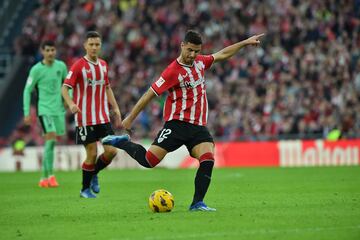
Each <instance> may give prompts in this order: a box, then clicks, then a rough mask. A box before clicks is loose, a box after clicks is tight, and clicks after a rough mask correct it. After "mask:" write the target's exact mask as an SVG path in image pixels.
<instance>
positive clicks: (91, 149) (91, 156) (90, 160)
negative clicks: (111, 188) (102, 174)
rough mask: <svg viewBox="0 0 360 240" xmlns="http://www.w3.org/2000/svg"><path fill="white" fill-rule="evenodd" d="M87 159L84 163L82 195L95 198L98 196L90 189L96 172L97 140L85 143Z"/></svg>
mask: <svg viewBox="0 0 360 240" xmlns="http://www.w3.org/2000/svg"><path fill="white" fill-rule="evenodd" d="M85 150H86V159H85V161H84V162H83V164H82V188H81V191H80V197H83V198H95V197H96V196H95V195H94V194H93V193H92V192H91V190H90V182H91V179H92V177H93V175H94V172H95V161H96V156H97V145H96V142H92V143H89V144H86V145H85Z"/></svg>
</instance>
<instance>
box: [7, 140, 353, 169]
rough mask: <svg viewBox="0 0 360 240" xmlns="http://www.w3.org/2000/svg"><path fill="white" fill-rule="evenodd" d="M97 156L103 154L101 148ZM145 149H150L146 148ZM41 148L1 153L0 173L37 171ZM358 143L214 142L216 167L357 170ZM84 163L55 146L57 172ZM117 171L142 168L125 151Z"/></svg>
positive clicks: (181, 158)
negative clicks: (349, 167) (339, 167)
mask: <svg viewBox="0 0 360 240" xmlns="http://www.w3.org/2000/svg"><path fill="white" fill-rule="evenodd" d="M98 147H99V151H98V152H99V154H100V153H101V152H102V151H103V149H102V147H101V145H99V146H98ZM146 147H149V145H147V146H146ZM42 151H43V149H42V147H27V148H25V150H24V155H23V156H17V155H13V152H12V149H11V148H5V149H2V150H0V171H40V169H41V163H42ZM359 155H360V139H357V140H339V141H334V142H330V141H324V140H314V141H302V140H291V141H290V140H289V141H273V142H217V143H216V152H215V165H216V167H303V166H308V167H314V166H357V165H359V164H360V160H359V159H360V156H359ZM83 159H85V150H84V148H83V147H82V146H56V148H55V161H54V166H55V169H56V170H62V171H69V170H78V169H80V166H81V163H82V161H83ZM197 164H198V162H197V160H196V159H193V158H191V157H190V156H189V154H188V152H187V150H186V148H185V147H181V148H180V149H178V150H177V151H174V152H172V153H169V154H168V155H167V156H166V158H165V159H164V160H163V161H162V162H161V163H160V164H159V166H158V167H165V168H190V167H196V166H197ZM109 168H110V169H111V168H112V169H116V168H142V167H141V166H139V165H138V164H137V162H136V161H135V160H133V159H131V158H130V157H129V155H127V154H126V153H125V152H124V151H121V150H119V153H118V154H117V156H116V157H115V159H114V160H113V162H112V163H111V165H110V166H109Z"/></svg>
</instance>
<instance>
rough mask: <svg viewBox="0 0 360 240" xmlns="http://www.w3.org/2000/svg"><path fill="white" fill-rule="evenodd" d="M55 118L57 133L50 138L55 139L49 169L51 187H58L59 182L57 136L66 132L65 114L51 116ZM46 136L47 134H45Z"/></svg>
mask: <svg viewBox="0 0 360 240" xmlns="http://www.w3.org/2000/svg"><path fill="white" fill-rule="evenodd" d="M51 117H52V119H53V123H54V127H55V131H56V134H55V136H54V135H53V134H52V135H51V136H50V138H51V139H52V140H53V146H52V154H51V158H50V160H49V162H48V170H49V178H48V179H49V186H50V187H58V186H59V183H58V182H57V180H56V177H55V174H54V156H55V154H54V149H55V144H56V137H60V136H63V135H64V134H65V115H64V114H63V115H59V116H51ZM45 137H46V136H45Z"/></svg>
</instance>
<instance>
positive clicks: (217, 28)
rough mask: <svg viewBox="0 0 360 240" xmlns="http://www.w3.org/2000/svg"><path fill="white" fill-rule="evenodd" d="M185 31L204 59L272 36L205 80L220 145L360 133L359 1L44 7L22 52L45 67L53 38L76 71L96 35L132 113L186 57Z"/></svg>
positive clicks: (104, 2) (139, 128) (149, 123)
mask: <svg viewBox="0 0 360 240" xmlns="http://www.w3.org/2000/svg"><path fill="white" fill-rule="evenodd" d="M187 29H195V30H198V31H199V32H200V33H202V35H203V42H204V44H203V49H202V52H203V53H204V54H208V53H213V52H216V51H218V50H220V49H222V48H223V47H225V46H227V45H229V44H232V43H235V42H237V41H240V40H243V39H245V38H247V37H249V36H251V35H253V34H259V33H266V35H265V37H264V38H263V41H262V44H261V47H259V48H255V47H247V48H245V49H243V50H241V51H240V53H239V54H237V55H236V56H234V57H233V58H232V59H230V60H229V61H226V62H222V63H218V64H215V65H214V66H213V67H212V69H210V70H208V71H207V72H206V74H205V79H206V82H207V83H206V84H207V93H208V95H207V96H208V101H209V108H210V112H209V124H208V127H209V129H210V131H211V132H212V133H213V136H214V137H215V139H216V140H217V141H233V140H240V141H242V140H245V141H248V140H250V141H251V140H275V139H293V138H301V139H309V138H325V137H326V136H327V134H328V133H329V131H331V130H332V129H338V130H341V133H342V137H344V138H354V137H359V136H360V0H344V1H337V0H241V1H240V0H226V1H224V0H172V1H166V0H120V1H119V0H96V1H95V0H93V1H91V0H89V1H81V0H78V1H71V0H51V1H50V0H40V1H39V3H38V7H37V8H36V9H35V11H34V12H33V13H32V14H31V16H29V17H28V18H27V19H26V21H25V22H24V25H23V28H22V36H20V37H19V38H18V39H17V41H16V43H15V49H16V52H17V53H18V54H23V55H29V56H33V57H34V61H38V60H39V53H38V46H39V43H40V42H41V41H42V40H44V39H53V40H56V42H57V49H58V58H59V59H62V60H64V61H65V62H66V63H67V65H68V66H69V67H70V66H71V64H72V63H73V62H74V61H76V60H77V59H78V58H79V57H81V56H83V55H84V50H83V47H82V43H83V38H84V34H85V32H86V31H88V30H97V31H98V32H100V33H101V34H102V36H103V48H102V57H103V58H104V59H106V60H107V61H108V63H109V76H110V81H111V85H112V87H113V91H114V93H115V94H116V99H117V101H118V103H119V106H120V109H121V112H122V113H123V114H124V115H126V114H127V113H129V111H130V110H131V108H132V107H133V106H134V104H135V103H136V101H137V100H138V99H139V98H140V97H141V95H142V94H143V93H144V92H145V91H146V90H147V88H148V87H149V85H150V84H151V83H152V82H153V81H154V80H156V79H157V77H158V76H159V74H160V73H161V71H162V70H163V69H164V67H166V66H167V65H168V64H169V63H170V62H171V61H172V60H173V59H175V58H176V57H177V56H178V54H179V44H180V42H181V40H182V38H183V36H184V33H185V32H186V30H187ZM165 95H166V94H165ZM165 95H164V96H161V97H158V98H157V99H156V101H154V102H152V104H151V106H149V107H147V108H146V110H145V111H144V112H143V113H141V115H140V116H139V117H138V119H137V121H136V124H135V126H134V127H135V131H134V138H154V136H155V135H156V133H157V131H158V130H159V129H160V127H161V126H162V106H163V102H164V99H165V97H166V96H165ZM71 119H72V118H71V117H70V116H69V126H68V129H69V141H70V143H71V139H73V137H74V134H73V132H72V131H73V128H74V126H73V121H72V120H71Z"/></svg>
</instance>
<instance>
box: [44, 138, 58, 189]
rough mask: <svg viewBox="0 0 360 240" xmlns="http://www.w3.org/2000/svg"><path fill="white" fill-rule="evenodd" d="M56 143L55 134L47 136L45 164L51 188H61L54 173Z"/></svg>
mask: <svg viewBox="0 0 360 240" xmlns="http://www.w3.org/2000/svg"><path fill="white" fill-rule="evenodd" d="M55 143H56V133H55V132H49V133H47V134H45V147H44V162H45V164H46V168H47V171H48V177H47V179H48V184H49V187H58V186H59V184H58V183H57V181H56V179H55V176H54V172H53V165H54V155H55V153H54V149H55Z"/></svg>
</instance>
